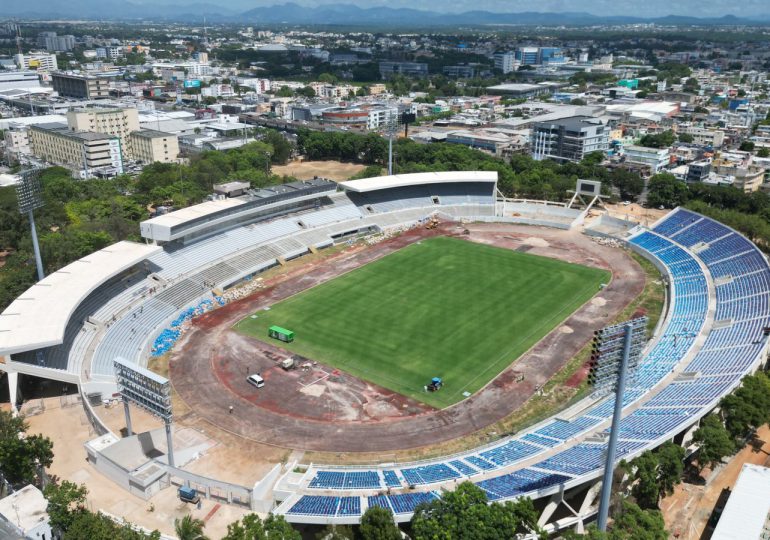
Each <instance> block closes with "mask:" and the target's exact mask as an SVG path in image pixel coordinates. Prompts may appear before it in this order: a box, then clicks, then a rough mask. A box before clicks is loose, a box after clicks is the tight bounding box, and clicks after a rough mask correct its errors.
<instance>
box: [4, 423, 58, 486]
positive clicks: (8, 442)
mask: <svg viewBox="0 0 770 540" xmlns="http://www.w3.org/2000/svg"><path fill="white" fill-rule="evenodd" d="M28 429H29V424H27V422H25V421H24V417H23V416H21V415H19V416H14V415H13V413H11V412H10V411H0V473H2V475H3V477H5V479H6V480H7V481H8V482H9V483H10V484H11V485H14V486H19V485H26V484H33V483H35V480H36V479H37V474H38V471H39V469H40V468H41V467H50V466H51V463H53V442H51V439H49V438H48V437H43V436H42V435H30V434H28V433H27V430H28Z"/></svg>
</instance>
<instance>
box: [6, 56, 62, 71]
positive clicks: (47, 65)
mask: <svg viewBox="0 0 770 540" xmlns="http://www.w3.org/2000/svg"><path fill="white" fill-rule="evenodd" d="M13 61H14V63H15V64H16V65H17V66H18V67H19V69H34V70H36V71H54V70H55V69H58V65H57V63H56V55H55V54H48V53H44V52H31V53H29V54H14V55H13Z"/></svg>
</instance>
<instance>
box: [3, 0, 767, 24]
mask: <svg viewBox="0 0 770 540" xmlns="http://www.w3.org/2000/svg"><path fill="white" fill-rule="evenodd" d="M3 4H4V6H3V9H2V13H3V16H5V17H23V18H31V19H45V20H52V19H78V20H80V19H99V20H126V21H136V20H146V21H150V20H157V21H179V22H194V21H202V20H203V18H204V17H205V18H206V20H207V21H208V22H211V23H236V22H240V23H243V24H252V25H258V24H273V25H275V24H287V25H324V26H329V25H340V26H378V27H382V26H393V27H423V28H424V27H431V26H436V27H440V26H464V27H468V26H487V25H501V26H508V25H520V26H587V25H600V24H643V23H656V24H662V25H756V24H767V23H770V18H768V17H763V18H762V19H745V18H739V17H735V16H733V15H726V16H724V17H719V18H698V17H692V16H681V15H669V16H665V17H655V18H641V17H631V16H628V17H624V16H611V17H610V16H599V15H594V14H591V13H585V12H560V13H544V12H523V13H494V12H490V11H480V10H479V11H467V12H463V13H441V12H436V11H424V10H417V9H409V8H391V7H386V6H376V7H370V8H362V7H359V6H355V5H352V4H327V5H319V6H316V7H308V6H301V5H298V4H295V3H285V4H276V5H272V6H259V7H255V8H253V9H249V10H247V11H245V12H244V11H241V10H238V9H237V8H236V5H234V4H229V5H230V7H223V6H220V5H215V4H211V3H196V4H176V5H175V4H171V5H164V4H163V3H160V2H155V3H147V4H145V3H132V2H123V1H119V0H68V1H67V2H62V1H61V0H3Z"/></svg>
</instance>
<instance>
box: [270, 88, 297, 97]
mask: <svg viewBox="0 0 770 540" xmlns="http://www.w3.org/2000/svg"><path fill="white" fill-rule="evenodd" d="M275 95H276V97H293V96H294V92H292V90H291V88H289V87H288V86H282V87H280V88H279V89H278V91H277V92H275Z"/></svg>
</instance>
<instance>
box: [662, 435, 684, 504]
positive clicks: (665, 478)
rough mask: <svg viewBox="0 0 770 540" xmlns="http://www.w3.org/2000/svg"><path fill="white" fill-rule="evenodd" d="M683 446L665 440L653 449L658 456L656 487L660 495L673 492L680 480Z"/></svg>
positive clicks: (682, 466) (682, 469) (682, 465)
mask: <svg viewBox="0 0 770 540" xmlns="http://www.w3.org/2000/svg"><path fill="white" fill-rule="evenodd" d="M684 454H685V451H684V448H682V447H681V446H679V445H678V444H674V443H673V442H671V441H666V442H665V443H663V444H662V445H660V446H659V447H658V448H657V449H656V450H655V455H656V456H657V458H658V487H659V490H660V496H661V497H665V496H667V495H671V494H672V493H673V492H674V486H676V485H677V484H679V483H680V482H681V481H682V473H683V472H684Z"/></svg>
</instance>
